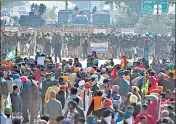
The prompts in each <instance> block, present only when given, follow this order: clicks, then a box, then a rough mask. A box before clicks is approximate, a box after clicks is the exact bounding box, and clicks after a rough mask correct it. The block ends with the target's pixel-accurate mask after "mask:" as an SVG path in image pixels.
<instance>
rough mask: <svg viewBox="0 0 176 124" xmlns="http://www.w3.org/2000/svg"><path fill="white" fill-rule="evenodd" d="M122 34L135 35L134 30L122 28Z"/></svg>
mask: <svg viewBox="0 0 176 124" xmlns="http://www.w3.org/2000/svg"><path fill="white" fill-rule="evenodd" d="M121 33H122V34H135V29H134V28H122V29H121Z"/></svg>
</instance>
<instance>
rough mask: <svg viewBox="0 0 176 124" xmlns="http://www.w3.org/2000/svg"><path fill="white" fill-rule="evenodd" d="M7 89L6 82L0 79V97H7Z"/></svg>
mask: <svg viewBox="0 0 176 124" xmlns="http://www.w3.org/2000/svg"><path fill="white" fill-rule="evenodd" d="M8 92H9V88H8V84H7V82H6V80H4V79H3V78H2V77H0V95H2V94H3V95H6V96H7V95H8Z"/></svg>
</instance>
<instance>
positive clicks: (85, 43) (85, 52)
mask: <svg viewBox="0 0 176 124" xmlns="http://www.w3.org/2000/svg"><path fill="white" fill-rule="evenodd" d="M87 48H88V41H87V37H85V41H84V43H83V58H84V59H85V58H86V57H87Z"/></svg>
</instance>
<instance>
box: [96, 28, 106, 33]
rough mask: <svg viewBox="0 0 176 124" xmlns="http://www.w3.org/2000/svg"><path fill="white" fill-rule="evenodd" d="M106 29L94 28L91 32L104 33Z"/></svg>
mask: <svg viewBox="0 0 176 124" xmlns="http://www.w3.org/2000/svg"><path fill="white" fill-rule="evenodd" d="M106 32H107V31H106V29H94V31H93V33H95V34H98V33H103V34H106Z"/></svg>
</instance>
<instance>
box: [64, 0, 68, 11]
mask: <svg viewBox="0 0 176 124" xmlns="http://www.w3.org/2000/svg"><path fill="white" fill-rule="evenodd" d="M65 10H68V0H65Z"/></svg>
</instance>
